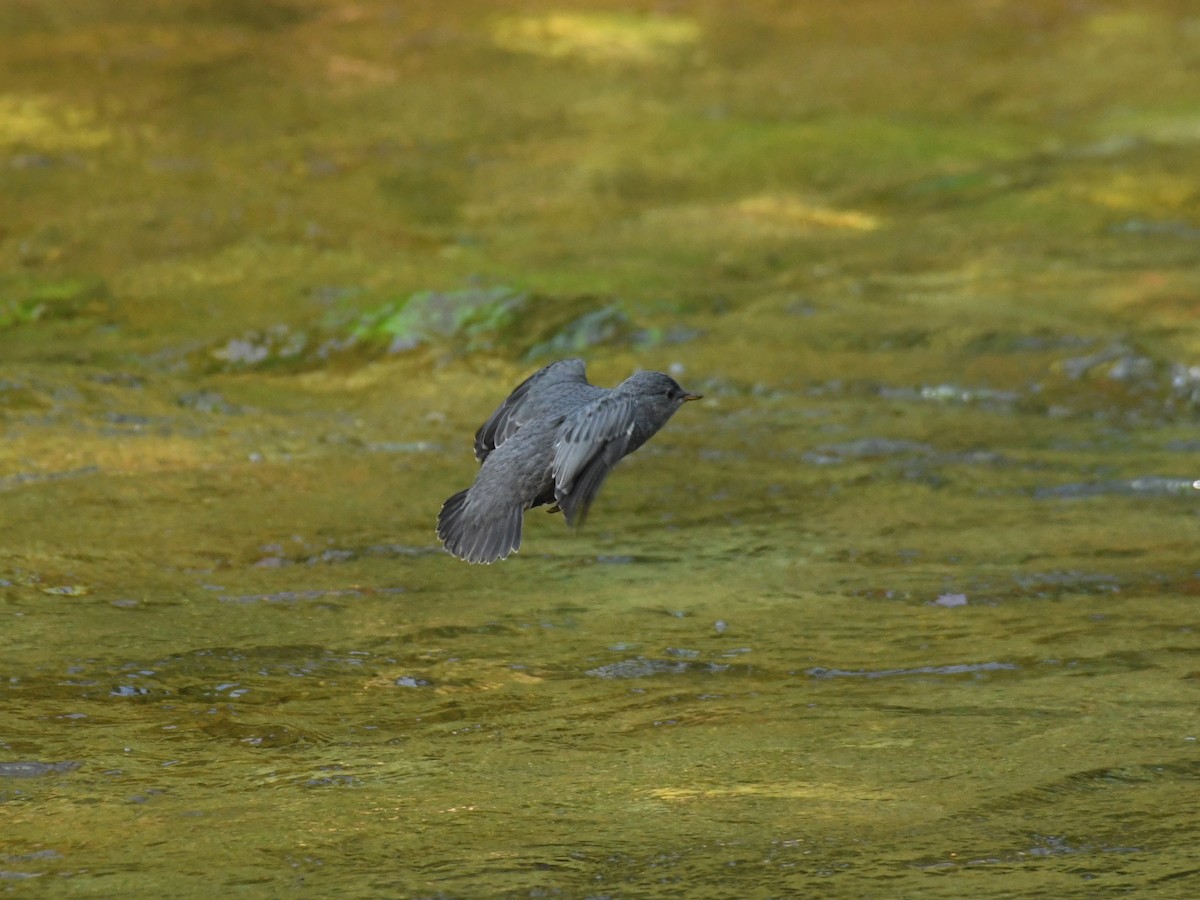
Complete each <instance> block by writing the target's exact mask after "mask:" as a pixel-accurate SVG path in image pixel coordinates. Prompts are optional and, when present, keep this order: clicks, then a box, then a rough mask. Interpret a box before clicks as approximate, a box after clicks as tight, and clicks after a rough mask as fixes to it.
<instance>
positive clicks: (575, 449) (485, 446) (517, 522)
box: [437, 359, 700, 563]
mask: <svg viewBox="0 0 1200 900" xmlns="http://www.w3.org/2000/svg"><path fill="white" fill-rule="evenodd" d="M699 399H700V397H699V395H698V394H689V393H688V392H687V391H685V390H684V389H683V388H681V387H680V386H679V385H678V384H676V383H675V379H673V378H671V377H670V376H668V375H664V374H663V373H662V372H638V373H636V374H635V375H631V376H629V377H628V378H626V379H625V380H624V381H623V382H621V383H620V384H619V385H617V386H616V387H615V388H612V389H611V390H610V389H608V388H601V387H596V386H595V385H594V384H588V380H587V373H586V372H585V371H584V366H583V360H582V359H564V360H561V361H560V362H556V363H551V364H550V365H548V366H546V367H545V368H544V369H542V370H541V371H539V372H535V373H534V374H533V375H530V376H529V377H528V378H526V379H525V380H524V381H523V382H521V384H520V385H519V386H518V387H517V389H516V390H514V391H513V392H512V394H511V395H510V396H509V398H508V399H507V400H505V401H504V402H503V403H501V404H500V408H499V409H497V410H496V411H495V412H494V413H492V415H491V416H490V417H489V418H488V420H487V421H486V422H484V423H483V425H482V426H481V427H480V429H479V430H478V431H477V432H475V458H476V459H478V460H479V461H480V463H482V466H481V467H480V469H479V474H478V475H477V476H476V477H475V483H474V484H472V485H471V486H470V487H469V488H467V489H466V490H464V491H459V492H458V493H457V494H455V495H454V496H453V497H451V498H450V499H449V500H447V501H446V502H445V503H443V504H442V511H441V512H440V513H439V514H438V524H437V534H438V537H439V538H440V539H441V541H442V543H443V544H444V545H445V547H446V550H447V551H449V552H450V553H452V554H454V555H455V556H457V557H459V558H460V559H465V560H466V561H467V562H472V563H492V562H495V561H496V560H498V559H504V558H505V557H506V556H508V555H509V554H510V553H513V552H514V551H516V550H519V549H520V547H521V524H522V521H523V520H524V517H525V510H527V509H530V508H532V507H534V506H542V505H544V504H547V503H553V504H555V505H554V506H553V507H552V508H551V509H550V512H557V511H559V510H561V511H562V513H563V516H564V517H565V518H566V520H567V524H569V525H582V524H583V521H584V519H586V518H587V512H588V507H589V506H591V504H592V500H594V499H595V497H596V492H597V491H599V490H600V486H601V485H602V484H604V479H605V478H607V477H608V473H609V472H611V471H612V469H613V466H615V465H616V464H617V463H618V462H619V461H620V460H621V458H622V457H624V456H626V455H627V454H630V453H632V452H633V451H634V450H636V449H637V448H638V447H640V446H642V444H644V443H646V441H648V440H650V438H651V437H653V435H654V433H655V432H656V431H658V429H660V428H662V427H663V426H664V425H666V424H667V420H668V419H669V418H671V416H673V415H674V414H675V410H677V409H679V407H681V406H683V404H684V403H686V402H687V401H688V400H699Z"/></svg>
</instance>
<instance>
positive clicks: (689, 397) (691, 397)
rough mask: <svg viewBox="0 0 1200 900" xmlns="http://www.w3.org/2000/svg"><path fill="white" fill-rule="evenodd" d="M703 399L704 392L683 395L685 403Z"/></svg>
mask: <svg viewBox="0 0 1200 900" xmlns="http://www.w3.org/2000/svg"><path fill="white" fill-rule="evenodd" d="M703 399H704V395H703V394H684V395H683V402H684V403H687V402H688V401H689V400H703Z"/></svg>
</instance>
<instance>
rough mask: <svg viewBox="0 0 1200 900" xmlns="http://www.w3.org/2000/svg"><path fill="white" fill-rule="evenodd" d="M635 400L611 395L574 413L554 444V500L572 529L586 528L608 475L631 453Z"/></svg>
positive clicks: (565, 423) (564, 424)
mask: <svg viewBox="0 0 1200 900" xmlns="http://www.w3.org/2000/svg"><path fill="white" fill-rule="evenodd" d="M634 413H635V407H634V402H633V400H632V399H631V398H630V397H628V396H624V395H620V394H608V395H606V396H603V397H600V398H599V399H598V400H594V401H593V402H591V403H589V404H587V406H584V407H582V408H581V409H579V410H578V411H576V412H575V413H572V414H571V415H570V416H569V417H568V418H567V420H566V421H565V422H564V423H563V426H562V428H561V429H560V430H559V433H558V437H557V439H556V440H555V442H554V462H553V465H552V473H553V475H554V499H555V500H556V501H557V502H558V505H559V506H560V507H561V508H562V511H563V515H564V516H565V517H566V520H567V522H568V523H570V524H571V525H582V524H583V522H584V520H585V519H586V518H587V513H588V508H589V507H590V506H591V505H592V501H593V500H594V499H595V497H596V494H597V493H598V492H599V490H600V486H601V485H602V484H604V479H605V478H607V477H608V473H609V472H611V471H612V470H613V467H614V466H615V465H616V464H617V463H618V462H619V461H620V460H621V457H623V456H624V455H625V453H626V451H627V450H628V449H629V444H630V442H631V440H632V435H633V425H634Z"/></svg>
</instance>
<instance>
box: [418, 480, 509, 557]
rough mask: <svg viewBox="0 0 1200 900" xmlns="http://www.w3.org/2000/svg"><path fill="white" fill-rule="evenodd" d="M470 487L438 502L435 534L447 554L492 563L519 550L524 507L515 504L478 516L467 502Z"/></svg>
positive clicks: (468, 501)
mask: <svg viewBox="0 0 1200 900" xmlns="http://www.w3.org/2000/svg"><path fill="white" fill-rule="evenodd" d="M470 494H471V489H470V488H467V489H466V490H463V491H459V492H458V493H457V494H455V495H454V496H453V497H451V498H450V499H448V500H447V501H446V502H445V503H443V504H442V511H441V512H440V513H438V524H437V535H438V538H440V539H441V542H442V544H443V545H444V546H445V548H446V550H447V551H448V552H449V553H452V554H453V555H455V556H457V557H458V558H459V559H465V560H466V561H467V562H470V563H493V562H495V561H496V560H498V559H504V558H505V557H506V556H508V554H510V553H514V552H516V551H517V550H519V549H521V524H522V522H523V520H524V517H525V509H524V508H523V507H522V506H520V505H519V504H518V505H516V506H513V507H510V508H508V509H503V510H501V511H500V512H499V514H495V511H494V510H489V512H491V513H492V514H491V515H488V516H486V517H481V516H480V515H479V512H480V511H479V510H478V509H473V508H472V505H471V497H470Z"/></svg>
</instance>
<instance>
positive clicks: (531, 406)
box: [475, 359, 587, 462]
mask: <svg viewBox="0 0 1200 900" xmlns="http://www.w3.org/2000/svg"><path fill="white" fill-rule="evenodd" d="M566 384H587V373H586V371H585V370H584V365H583V360H582V359H563V360H559V361H558V362H556V363H551V364H550V365H548V366H546V367H545V368H542V369H539V370H538V371H536V372H534V373H533V374H532V375H530V376H529V377H528V378H526V379H525V380H524V381H522V382H521V383H520V384H519V385H517V387H516V389H515V390H514V391H513V392H512V393H511V394H509V395H508V399H507V400H505V401H504V402H503V403H501V404H500V406H499V407H498V408H497V409H496V411H495V412H494V413H492V414H491V416H489V417H488V420H487V421H486V422H484V423H483V424H482V425H481V426H479V430H478V431H477V432H475V458H476V459H477V460H479V461H480V462H483V461H484V460H485V459H487V455H488V454H489V453H491V452H492V451H493V450H495V449H496V448H497V447H499V446H500V445H501V444H503V443H504V442H505V441H506V440H508V439H509V438H510V437H512V436H513V435H514V434H516V433H517V429H519V428H520V427H521V426H522V425H524V424H525V423H526V422H528V421H529V420H530V419H531V418H534V417H535V416H537V415H539V414H541V413H542V411H543V410H542V409H541V408H540V404H539V403H538V398H539V396H542V395H544V394H545V393H546V391H547V389H548V388H553V387H556V386H562V385H566Z"/></svg>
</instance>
